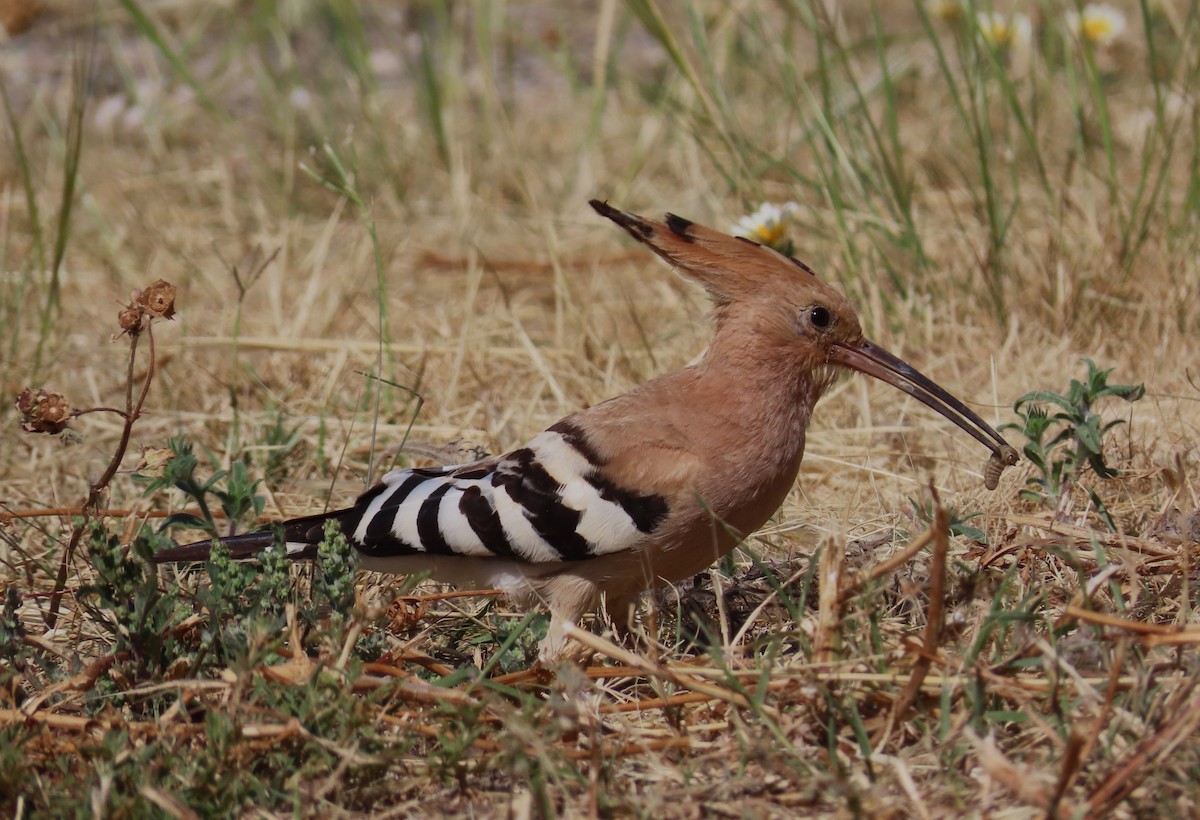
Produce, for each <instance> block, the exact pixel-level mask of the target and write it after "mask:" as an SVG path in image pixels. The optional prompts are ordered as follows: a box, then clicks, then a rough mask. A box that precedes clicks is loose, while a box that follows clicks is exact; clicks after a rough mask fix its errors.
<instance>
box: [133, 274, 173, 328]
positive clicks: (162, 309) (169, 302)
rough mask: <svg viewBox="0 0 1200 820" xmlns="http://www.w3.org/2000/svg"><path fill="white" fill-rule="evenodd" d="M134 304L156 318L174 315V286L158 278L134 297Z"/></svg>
mask: <svg viewBox="0 0 1200 820" xmlns="http://www.w3.org/2000/svg"><path fill="white" fill-rule="evenodd" d="M135 304H137V305H140V306H141V307H142V308H144V309H145V311H146V312H147V313H149V314H150V315H151V316H153V317H155V318H156V319H170V318H171V317H172V316H174V315H175V286H174V285H172V284H171V283H170V282H168V281H167V280H165V279H159V280H158V281H157V282H155V283H154V284H153V285H151V286H150V287H148V288H146V289H145V290H144V291H142V292H141V293H139V294H138V295H137V296H136V297H135Z"/></svg>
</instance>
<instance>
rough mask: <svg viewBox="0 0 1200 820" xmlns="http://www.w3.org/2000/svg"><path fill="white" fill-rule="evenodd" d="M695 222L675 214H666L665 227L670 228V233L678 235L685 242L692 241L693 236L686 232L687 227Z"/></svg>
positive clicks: (693, 239)
mask: <svg viewBox="0 0 1200 820" xmlns="http://www.w3.org/2000/svg"><path fill="white" fill-rule="evenodd" d="M694 224H695V223H694V222H692V220H690V219H684V218H683V217H682V216H678V215H676V214H670V213H669V214H667V227H668V228H670V229H671V233H673V234H675V235H676V236H678V237H679V238H680V239H682V240H684V241H685V242H694V241H695V237H693V236H692V235H691V234H689V233H688V229H690V228H691V227H692V225H694Z"/></svg>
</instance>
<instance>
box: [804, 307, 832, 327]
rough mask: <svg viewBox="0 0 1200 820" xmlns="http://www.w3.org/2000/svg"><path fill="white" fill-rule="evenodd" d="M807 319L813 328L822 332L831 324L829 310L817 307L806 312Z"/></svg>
mask: <svg viewBox="0 0 1200 820" xmlns="http://www.w3.org/2000/svg"><path fill="white" fill-rule="evenodd" d="M808 318H809V320H810V321H811V322H812V323H813V327H816V328H820V329H821V330H824V329H825V328H827V327H829V325H830V323H832V322H833V316H831V315H830V313H829V308H826V307H821V306H820V305H817V306H816V307H815V308H812V309H811V310H809V312H808Z"/></svg>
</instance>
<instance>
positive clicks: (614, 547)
mask: <svg viewBox="0 0 1200 820" xmlns="http://www.w3.org/2000/svg"><path fill="white" fill-rule="evenodd" d="M602 466H603V465H602V464H599V463H596V457H595V454H594V452H593V451H592V450H591V449H590V448H588V447H587V445H586V443H585V439H584V438H583V436H582V434H580V433H579V431H578V430H577V429H576V428H574V427H572V426H571V425H569V424H563V423H560V424H558V425H555V427H554V428H551V429H550V430H547V431H546V432H544V433H541V434H539V435H538V436H536V437H535V438H534V439H533V440H532V441H530V442H529V443H528V444H527V445H525V446H524V447H522V448H520V449H518V450H514V451H513V452H511V453H509V454H507V455H504V456H500V457H497V458H493V459H487V460H485V461H481V462H476V463H474V464H469V465H466V466H461V467H443V468H435V469H409V470H396V471H394V472H391V473H388V474H386V475H385V476H384V477H383V479H382V481H381V482H380V483H379V484H378V485H376V486H375V487H373V488H372V489H370V490H368V491H367V492H366V493H364V494H363V495H362V496H361V497H360V498H359V499H358V501H357V503H356V504H355V505H354V507H353V508H351V509H349V510H346V511H344V512H342V513H341V514H340V515H339V516H338V519H339V521H340V522H341V526H342V531H343V532H344V533H345V534H346V536H347V537H348V538H349V539H350V541H351V543H353V544H354V545H355V546H356V547H357V548H358V550H359V551H360V552H362V553H363V554H364V555H367V556H371V557H377V558H387V557H393V556H401V555H414V554H420V553H431V554H441V555H470V556H478V557H491V556H504V557H509V558H516V559H519V560H522V561H527V562H529V563H544V562H548V561H579V560H584V559H588V558H592V557H595V556H598V555H606V554H609V553H614V552H620V551H621V550H625V549H629V548H631V547H633V546H634V545H635V544H637V543H638V542H639V541H640V540H641V539H643V538H645V537H646V536H647V535H650V534H651V533H653V532H654V531H655V529H656V527H658V526H659V525H660V524H661V523H662V521H663V519H665V518H666V515H667V511H668V510H667V501H666V500H665V499H664V498H662V497H661V496H658V495H653V494H645V493H638V492H634V491H630V490H627V489H623V488H621V487H618V486H617V485H616V484H614V483H613V482H612V481H610V480H608V479H607V478H605V477H604V475H603V472H602Z"/></svg>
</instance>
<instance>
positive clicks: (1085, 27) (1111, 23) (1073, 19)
mask: <svg viewBox="0 0 1200 820" xmlns="http://www.w3.org/2000/svg"><path fill="white" fill-rule="evenodd" d="M1063 21H1064V22H1065V23H1066V25H1067V30H1068V31H1070V32H1071V33H1072V34H1074V35H1075V36H1076V37H1077V38H1079V39H1080V40H1087V41H1088V42H1089V43H1091V44H1092V45H1095V46H1101V47H1103V46H1107V45H1110V44H1111V43H1112V42H1113V41H1114V40H1116V39H1117V38H1118V37H1120V36H1121V34H1122V33H1123V32H1124V31H1125V15H1124V14H1123V13H1122V12H1121V10H1120V9H1118V8H1114V7H1113V6H1109V5H1106V4H1104V3H1088V4H1087V5H1086V6H1084V7H1083V11H1082V12H1078V11H1071V12H1067V15H1066V17H1065V18H1063Z"/></svg>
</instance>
